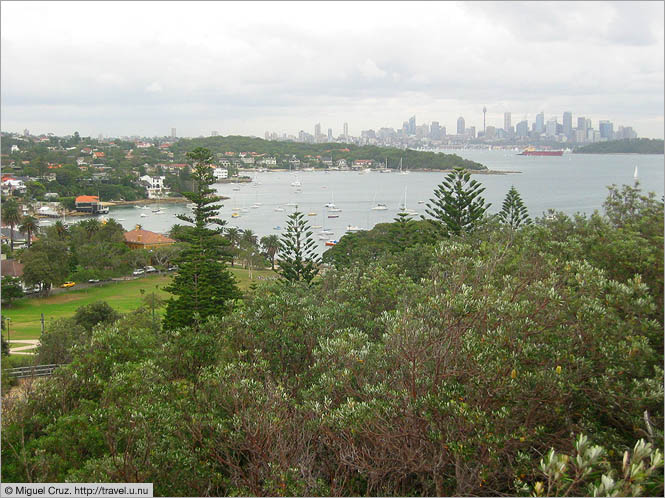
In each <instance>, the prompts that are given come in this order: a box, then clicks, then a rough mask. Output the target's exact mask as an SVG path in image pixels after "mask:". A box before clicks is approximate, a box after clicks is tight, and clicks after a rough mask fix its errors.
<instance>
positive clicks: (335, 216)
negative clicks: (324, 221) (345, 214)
mask: <svg viewBox="0 0 665 498" xmlns="http://www.w3.org/2000/svg"><path fill="white" fill-rule="evenodd" d="M328 218H339V215H338V214H329V215H328Z"/></svg>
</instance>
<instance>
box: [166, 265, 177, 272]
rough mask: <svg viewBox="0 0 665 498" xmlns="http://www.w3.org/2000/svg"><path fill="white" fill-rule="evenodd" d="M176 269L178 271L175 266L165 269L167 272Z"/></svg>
mask: <svg viewBox="0 0 665 498" xmlns="http://www.w3.org/2000/svg"><path fill="white" fill-rule="evenodd" d="M177 269H178V267H177V266H169V267H168V268H167V270H168V271H176V270H177Z"/></svg>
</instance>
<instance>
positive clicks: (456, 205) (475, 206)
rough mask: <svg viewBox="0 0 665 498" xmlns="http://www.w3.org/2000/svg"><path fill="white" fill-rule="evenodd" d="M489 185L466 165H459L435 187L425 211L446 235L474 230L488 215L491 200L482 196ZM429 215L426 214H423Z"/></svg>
mask: <svg viewBox="0 0 665 498" xmlns="http://www.w3.org/2000/svg"><path fill="white" fill-rule="evenodd" d="M484 191H485V188H484V187H482V186H481V185H480V183H479V182H477V181H476V180H471V174H470V173H469V172H468V171H466V170H464V169H463V168H455V169H454V170H453V171H452V172H450V173H449V174H448V175H447V176H446V178H444V180H443V182H442V183H441V184H440V185H439V186H438V187H437V189H436V190H435V191H434V198H433V199H430V202H428V203H427V209H426V210H425V212H426V213H427V214H429V215H430V216H431V217H432V219H431V220H429V221H430V222H432V223H433V224H434V226H435V227H436V228H437V229H438V230H439V231H440V232H441V233H442V234H444V235H460V234H462V233H464V232H471V231H472V230H473V229H474V228H475V227H476V226H477V225H478V224H479V223H480V221H481V220H482V219H483V216H485V211H487V209H488V208H489V207H490V206H491V204H485V199H483V197H481V195H480V194H482V193H483V192H484ZM422 218H423V219H425V217H422Z"/></svg>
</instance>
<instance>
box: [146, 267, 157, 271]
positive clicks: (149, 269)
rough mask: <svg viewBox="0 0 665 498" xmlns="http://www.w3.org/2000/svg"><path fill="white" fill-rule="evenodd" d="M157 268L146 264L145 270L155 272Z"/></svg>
mask: <svg viewBox="0 0 665 498" xmlns="http://www.w3.org/2000/svg"><path fill="white" fill-rule="evenodd" d="M156 271H157V269H156V268H155V267H154V266H146V267H145V272H146V273H155V272H156Z"/></svg>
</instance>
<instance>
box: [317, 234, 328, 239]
mask: <svg viewBox="0 0 665 498" xmlns="http://www.w3.org/2000/svg"><path fill="white" fill-rule="evenodd" d="M319 240H328V237H327V236H326V235H319Z"/></svg>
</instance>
